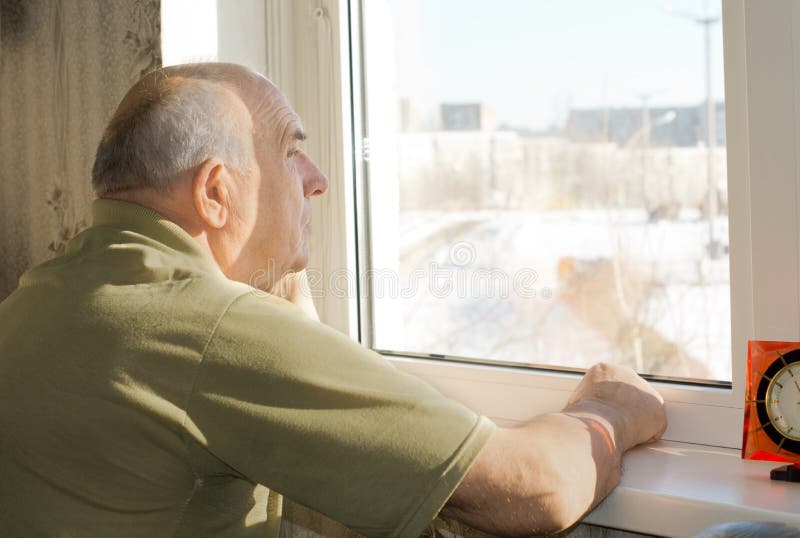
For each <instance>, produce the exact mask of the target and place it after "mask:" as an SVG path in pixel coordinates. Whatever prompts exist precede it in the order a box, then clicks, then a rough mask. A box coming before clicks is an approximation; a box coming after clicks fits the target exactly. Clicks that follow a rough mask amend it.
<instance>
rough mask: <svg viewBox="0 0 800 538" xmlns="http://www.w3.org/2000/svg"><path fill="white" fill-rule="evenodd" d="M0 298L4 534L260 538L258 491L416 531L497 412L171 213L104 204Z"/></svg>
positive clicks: (383, 532) (364, 526)
mask: <svg viewBox="0 0 800 538" xmlns="http://www.w3.org/2000/svg"><path fill="white" fill-rule="evenodd" d="M92 213H93V226H92V227H91V228H89V229H87V230H85V231H84V232H82V233H81V234H79V235H78V236H77V237H75V238H74V239H72V240H71V241H69V243H68V244H67V245H66V248H65V249H64V250H63V252H61V253H60V255H59V256H58V257H56V258H55V259H53V260H50V261H48V262H45V263H43V264H41V265H39V266H37V267H35V268H33V269H31V270H30V271H28V272H26V273H25V274H24V275H23V276H22V277H21V279H20V284H19V288H18V289H17V290H16V291H15V292H14V293H12V294H11V295H10V296H9V297H8V298H7V299H6V300H5V301H4V302H2V303H0V536H59V537H60V536H70V537H73V536H75V537H82V536H115V537H126V536H147V537H148V538H153V537H158V536H191V537H200V536H237V537H240V536H259V537H263V536H265V535H266V534H267V531H268V528H270V529H272V530H274V527H275V523H274V521H272V522H271V525H269V527H268V524H267V509H266V504H267V493H268V490H267V489H266V488H271V489H272V490H274V491H276V492H278V493H280V494H283V495H285V496H286V497H288V498H290V499H292V500H293V501H296V502H298V503H300V504H303V505H305V506H308V507H310V508H312V509H314V510H316V511H319V512H321V513H323V514H325V515H327V516H329V517H331V518H333V519H336V520H338V521H341V522H342V523H343V524H345V525H347V526H348V527H350V528H352V529H353V530H355V531H357V532H359V533H362V534H364V535H367V536H412V537H413V536H418V535H419V533H420V531H421V530H422V529H423V528H424V527H425V526H426V525H427V524H428V523H429V522H430V521H431V520H432V519H433V518H434V517H435V516H436V514H437V513H438V511H439V510H440V509H441V507H442V506H443V505H444V503H445V502H446V501H447V499H448V498H449V496H450V494H451V493H452V492H453V491H454V490H455V488H456V486H457V485H458V483H459V481H460V480H461V479H462V478H463V477H464V475H465V474H466V472H467V469H468V468H469V466H470V465H471V463H472V462H473V461H474V459H475V457H476V455H477V454H478V452H479V451H480V449H481V448H482V446H483V445H484V443H485V442H486V440H487V439H488V437H489V435H490V433H491V432H492V431H493V429H494V428H495V425H494V423H492V422H491V421H490V420H489V419H487V418H486V417H483V416H478V415H476V414H475V413H474V412H473V411H471V410H470V409H468V408H466V407H464V406H463V405H461V404H460V403H458V402H455V401H453V400H451V399H448V398H445V397H444V396H442V395H441V394H440V393H439V392H437V391H436V390H435V389H434V388H432V387H431V386H430V385H428V384H426V383H425V382H423V381H421V380H420V379H418V378H416V377H414V376H411V375H409V374H406V373H403V372H401V371H400V370H398V369H396V368H395V367H394V366H393V365H391V364H390V363H389V362H388V361H386V360H385V359H384V358H383V357H382V356H380V355H378V354H376V353H374V352H372V351H370V350H368V349H365V348H364V347H362V346H361V345H359V344H358V343H356V342H353V341H352V340H351V339H349V338H348V337H346V336H345V335H343V334H341V333H339V332H338V331H336V330H334V329H331V328H330V327H327V326H325V325H323V324H322V323H319V322H317V321H313V320H311V319H309V318H308V317H307V316H306V315H305V314H304V313H303V312H302V311H301V310H300V309H299V308H297V307H296V306H294V305H293V304H291V303H289V302H288V301H285V300H283V299H280V298H278V297H276V296H273V295H269V294H265V293H261V292H258V291H257V290H254V289H253V288H251V287H250V286H247V285H245V284H242V283H238V282H233V281H231V280H228V279H227V278H225V276H224V275H223V274H222V272H221V271H220V269H219V268H218V266H217V265H216V263H215V262H214V260H213V259H212V258H211V256H210V255H209V254H208V253H206V252H205V251H203V250H201V248H200V247H199V245H198V244H197V243H196V242H195V241H194V240H193V239H192V238H191V236H189V234H187V233H186V232H185V231H184V230H183V229H182V228H180V227H179V226H177V225H176V224H174V223H173V222H170V221H169V220H167V219H165V218H164V217H162V216H161V215H159V214H157V213H155V212H154V211H151V210H149V209H147V208H144V207H142V206H139V205H136V204H132V203H128V202H121V201H114V200H96V201H94V202H93V206H92Z"/></svg>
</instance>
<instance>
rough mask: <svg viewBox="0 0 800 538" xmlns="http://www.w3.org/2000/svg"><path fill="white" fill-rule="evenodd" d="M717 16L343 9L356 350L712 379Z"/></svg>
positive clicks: (557, 0)
mask: <svg viewBox="0 0 800 538" xmlns="http://www.w3.org/2000/svg"><path fill="white" fill-rule="evenodd" d="M720 14H721V5H720V1H719V0H716V1H712V2H707V3H702V2H696V1H695V0H684V1H675V2H673V3H672V6H671V7H665V4H664V3H663V2H661V1H651V0H605V1H603V2H598V1H596V0H551V1H548V0H538V1H534V0H492V1H481V0H369V1H368V2H363V16H364V48H363V50H364V58H363V65H364V74H363V76H364V81H365V95H364V107H365V110H366V118H367V119H366V124H365V132H366V133H367V136H368V138H369V157H368V180H369V196H370V198H369V200H370V211H369V215H370V223H369V224H370V230H371V241H372V242H371V271H369V272H368V274H366V275H362V278H364V279H365V280H369V281H370V283H371V286H372V296H371V301H372V304H371V306H372V311H373V317H372V319H373V342H374V345H375V347H376V348H378V349H383V350H393V351H400V352H414V353H424V354H441V355H446V356H457V357H469V358H475V359H480V360H483V361H485V362H487V363H491V362H492V361H504V362H514V363H522V364H531V365H554V366H567V367H578V368H582V367H586V366H588V365H590V364H593V363H595V362H597V361H600V360H604V361H611V362H617V363H622V364H627V365H630V366H632V367H634V368H636V369H637V370H638V371H639V372H641V373H649V374H658V375H664V376H670V377H679V378H693V379H713V380H723V381H728V380H730V379H731V349H730V348H731V344H730V340H731V337H730V325H731V316H730V299H729V296H730V277H729V268H728V266H729V257H728V216H727V214H728V211H727V181H726V155H725V109H724V84H723V62H722V28H721V24H722V23H721V16H720ZM709 127H710V128H709Z"/></svg>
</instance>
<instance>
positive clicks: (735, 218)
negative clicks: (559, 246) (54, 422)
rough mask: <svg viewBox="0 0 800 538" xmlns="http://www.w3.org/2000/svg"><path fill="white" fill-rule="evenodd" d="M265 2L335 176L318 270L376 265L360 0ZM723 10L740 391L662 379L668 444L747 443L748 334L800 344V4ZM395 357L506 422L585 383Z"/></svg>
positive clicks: (351, 287)
mask: <svg viewBox="0 0 800 538" xmlns="http://www.w3.org/2000/svg"><path fill="white" fill-rule="evenodd" d="M266 2H267V9H266V15H267V63H268V66H267V70H268V72H269V75H270V76H271V78H272V79H273V80H274V81H275V82H276V83H277V84H278V86H279V87H281V88H282V89H284V91H285V93H286V94H287V96H288V97H289V100H290V101H291V102H292V104H293V106H294V107H295V109H296V110H297V111H298V112H299V114H300V116H301V117H302V118H303V122H304V124H305V127H306V130H307V131H308V132H309V133H310V134H311V138H310V139H309V141H308V142H307V146H306V151H307V152H308V153H309V154H310V155H311V157H312V158H314V159H315V160H316V161H317V163H318V164H319V165H320V166H321V168H322V169H323V170H324V171H326V173H327V174H328V175H329V179H330V182H331V186H330V189H329V191H328V193H327V195H326V196H323V197H321V198H318V199H315V200H314V202H313V204H314V230H315V236H314V239H313V243H312V259H311V263H310V266H311V267H313V268H316V269H319V270H321V271H322V274H324V275H326V276H328V277H330V276H331V275H333V274H334V273H337V272H338V274H339V275H343V274H344V273H343V270H345V269H346V270H349V271H350V274H351V275H357V274H359V273H358V271H359V270H363V268H364V267H366V263H367V262H368V254H369V247H370V240H369V237H368V228H367V227H366V226H364V220H368V216H367V214H366V213H364V212H362V214H361V215H359V216H358V217H357V216H356V212H355V210H356V207H359V208H362V207H364V206H363V202H364V200H366V198H367V195H368V178H367V177H366V175H365V166H364V161H363V158H362V156H363V151H362V143H361V141H362V140H364V139H365V133H363V132H362V131H361V129H362V123H363V122H362V121H361V120H362V119H363V110H362V109H361V92H362V89H363V88H362V81H361V79H360V70H359V69H351V57H352V58H354V59H355V60H356V61H358V60H359V58H360V57H361V56H360V54H359V52H360V46H361V44H360V28H359V24H358V23H357V21H359V20H360V18H359V1H358V0H352V2H350V3H348V1H347V0H266ZM348 17H351V18H350V19H348ZM722 17H723V43H724V58H725V60H724V61H725V107H726V123H727V126H726V127H727V137H726V140H727V156H728V167H727V169H728V197H729V216H730V217H729V218H730V227H729V230H730V262H731V263H730V267H731V311H732V326H731V332H732V346H731V348H732V350H733V357H732V361H733V376H732V377H733V380H732V388H731V389H728V388H719V387H701V386H688V385H680V384H674V383H666V382H655V383H654V384H655V386H656V387H657V388H658V390H659V391H660V393H661V394H662V395H663V396H664V399H665V400H666V401H667V404H668V405H667V412H668V420H669V428H668V430H667V432H666V433H665V436H664V438H665V439H667V440H673V441H684V442H692V443H700V444H705V445H714V446H722V447H731V448H738V447H739V446H740V445H741V431H742V429H741V428H742V408H743V400H744V373H745V364H746V341H747V340H748V339H752V338H756V337H757V338H759V339H762V340H794V341H797V340H800V232H799V230H800V218H798V214H799V213H800V211H799V210H800V189H798V183H799V182H798V178H799V177H800V174H799V173H798V160H797V156H798V155H800V122H799V121H798V119H800V115H799V114H798V110H800V106H798V105H800V83H798V77H800V52H799V51H800V3H798V2H793V1H792V0H774V1H772V2H770V3H769V4H768V5H765V4H762V3H760V2H746V1H745V0H723V10H722ZM349 20H352V21H353V24H348V21H349ZM351 38H352V41H351ZM351 43H352V46H351ZM351 52H352V55H351ZM351 82H352V86H351ZM351 111H352V112H351ZM357 232H360V233H357ZM329 283H330V278H328V279H325V280H324V281H322V282H319V283H316V284H315V286H314V287H315V289H316V290H317V291H320V292H322V294H321V296H319V297H316V298H315V300H316V302H317V306H318V309H319V311H320V316H321V318H322V320H323V321H324V322H326V323H328V324H329V325H331V326H333V327H335V328H337V329H339V330H341V331H342V332H344V333H346V334H348V335H350V336H351V337H352V338H354V339H357V340H360V341H361V342H362V343H363V344H365V345H368V346H369V345H370V342H368V341H367V340H366V337H367V335H368V334H369V332H370V331H368V330H367V329H368V323H369V316H368V313H369V305H368V304H365V303H364V301H359V300H358V289H357V283H356V281H355V279H352V278H351V279H350V280H347V279H346V278H344V276H342V278H339V279H338V280H337V286H336V287H337V289H336V290H335V292H334V290H331V289H329V288H327V285H328V284H329ZM326 288H327V289H326ZM388 359H389V360H390V361H391V362H393V363H394V364H395V365H396V366H397V367H398V368H400V369H402V370H405V371H408V372H411V373H413V374H416V375H418V376H420V377H422V378H423V379H425V380H427V381H428V382H430V383H431V384H432V385H434V386H436V387H437V388H439V390H441V391H442V392H443V393H445V394H447V395H448V396H451V397H453V398H455V399H457V400H460V401H462V402H464V403H465V404H467V405H468V406H470V407H471V408H473V409H474V410H476V411H477V412H479V413H482V414H485V415H487V416H489V417H491V418H492V419H493V420H495V421H496V422H498V423H499V424H501V425H513V424H518V423H521V422H524V421H527V420H529V419H531V418H533V417H534V416H536V415H538V414H541V413H544V412H551V411H556V410H558V409H560V408H561V407H562V406H563V404H564V403H565V401H566V399H567V397H568V396H569V394H570V392H571V391H572V390H573V389H574V387H575V386H576V385H577V383H578V381H579V378H580V376H579V375H576V374H570V373H562V372H552V371H539V370H529V369H523V368H506V367H498V366H487V365H479V364H463V363H456V362H446V361H442V360H435V359H425V358H414V357H403V356H394V355H392V356H388Z"/></svg>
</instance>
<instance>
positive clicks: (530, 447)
mask: <svg viewBox="0 0 800 538" xmlns="http://www.w3.org/2000/svg"><path fill="white" fill-rule="evenodd" d="M665 429H666V418H665V413H664V400H663V399H662V398H661V396H660V395H659V394H658V393H657V392H656V391H655V389H653V387H651V386H650V385H649V384H648V383H647V382H646V381H645V380H644V379H642V378H641V377H639V376H638V375H637V374H636V373H635V372H634V371H633V370H631V369H630V368H625V367H622V366H614V365H609V364H597V365H595V366H593V367H592V368H590V369H589V370H588V371H587V372H586V375H585V376H584V378H583V379H582V380H581V382H580V383H579V384H578V387H577V388H576V389H575V392H573V394H572V396H571V397H570V399H569V403H568V404H567V407H566V408H565V409H564V410H563V411H562V412H561V413H551V414H547V415H541V416H539V417H536V418H534V419H533V420H531V421H530V422H528V423H526V424H524V425H522V426H520V427H516V428H498V429H497V430H496V431H495V432H494V433H493V434H492V436H491V437H490V439H489V441H488V442H487V443H486V445H485V446H484V448H483V450H481V452H480V454H478V457H477V458H476V460H475V462H474V463H473V465H472V467H471V468H470V470H469V472H468V473H467V476H466V477H464V479H463V480H462V481H461V483H460V484H459V486H458V488H456V491H455V492H454V493H453V495H452V496H451V497H450V499H449V500H448V503H447V504H446V505H445V507H444V508H443V509H442V515H444V516H447V517H453V518H455V519H459V520H461V521H463V522H465V523H467V524H468V525H471V526H473V527H475V528H477V529H479V530H482V531H485V532H489V533H492V534H496V535H500V536H530V535H536V534H548V533H555V532H561V531H563V530H565V529H567V528H569V527H571V526H572V525H574V524H575V523H576V522H577V521H579V520H580V518H582V517H583V516H584V515H585V514H586V513H587V512H589V511H590V510H592V509H593V508H594V507H595V506H597V504H598V503H599V502H600V501H601V500H603V498H604V497H605V496H606V495H608V494H609V493H610V492H611V490H612V489H613V488H614V487H616V485H617V484H618V483H619V479H620V474H621V471H620V464H621V459H622V453H623V452H625V451H626V450H628V449H630V448H632V447H634V446H636V445H637V444H640V443H644V442H648V441H653V440H656V439H658V438H659V437H660V436H661V434H663V433H664V430H665Z"/></svg>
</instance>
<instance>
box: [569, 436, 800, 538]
mask: <svg viewBox="0 0 800 538" xmlns="http://www.w3.org/2000/svg"><path fill="white" fill-rule="evenodd" d="M622 465H623V475H622V481H621V483H620V485H619V487H617V489H616V490H614V492H612V493H611V495H609V496H608V498H607V499H606V500H605V501H603V503H602V504H600V505H599V506H598V507H597V508H596V509H595V510H594V511H593V512H591V513H590V514H589V515H588V516H587V517H586V518H585V519H584V521H583V522H584V523H589V524H592V525H599V526H603V527H610V528H615V529H621V530H626V531H632V532H639V533H645V534H655V535H659V536H676V537H683V536H687V537H691V536H694V535H695V534H696V533H698V532H700V531H701V530H703V529H706V528H708V527H711V526H713V525H717V524H719V523H725V522H731V521H777V522H783V523H787V524H789V525H795V526H797V527H798V528H800V511H799V510H800V508H799V507H800V484H798V483H794V484H793V483H789V482H782V481H773V480H770V479H769V472H770V470H771V469H773V468H775V467H777V466H779V465H780V463H776V462H760V461H758V462H757V461H743V460H741V459H740V453H739V451H738V450H733V449H730V448H717V447H712V446H705V445H695V444H689V443H677V442H672V441H661V442H659V443H655V444H651V445H646V446H640V447H638V448H636V449H634V450H631V451H630V452H628V453H627V454H626V455H625V457H624V458H623V462H622Z"/></svg>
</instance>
